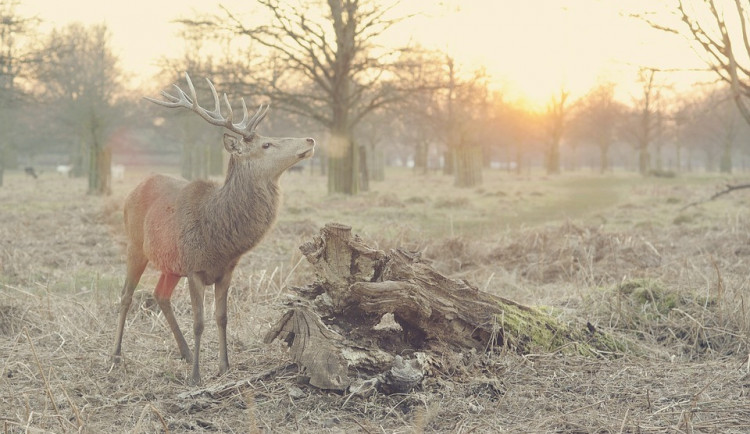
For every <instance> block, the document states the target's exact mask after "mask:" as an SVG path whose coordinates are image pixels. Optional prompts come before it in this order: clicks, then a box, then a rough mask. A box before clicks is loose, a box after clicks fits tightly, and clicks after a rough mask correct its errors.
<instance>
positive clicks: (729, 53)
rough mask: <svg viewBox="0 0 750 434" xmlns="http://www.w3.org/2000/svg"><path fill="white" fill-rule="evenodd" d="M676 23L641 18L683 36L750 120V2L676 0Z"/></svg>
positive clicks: (735, 0) (739, 0)
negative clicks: (749, 99)
mask: <svg viewBox="0 0 750 434" xmlns="http://www.w3.org/2000/svg"><path fill="white" fill-rule="evenodd" d="M676 6H677V7H676V8H675V9H676V14H677V17H678V19H679V21H680V22H679V23H675V24H672V23H664V22H657V21H654V20H652V19H649V18H647V17H646V18H644V19H645V20H646V21H647V22H648V23H649V24H650V25H651V26H652V27H654V28H657V29H660V30H664V31H667V32H671V33H676V34H679V35H682V36H685V37H686V38H687V39H688V40H690V41H691V43H692V45H693V46H694V47H695V49H696V51H697V52H698V53H699V55H701V57H702V58H703V60H704V61H705V62H706V64H707V65H708V66H709V68H710V69H711V70H712V71H714V72H715V73H716V74H717V75H718V76H719V77H720V79H721V80H722V81H724V82H726V83H727V84H728V85H729V87H730V89H731V92H732V98H733V100H734V102H735V104H736V105H737V108H738V109H739V110H740V113H742V116H743V117H744V118H745V120H746V121H747V122H748V123H750V108H748V103H747V100H748V98H750V30H749V29H748V27H750V4H748V2H747V1H744V0H699V1H687V0H676Z"/></svg>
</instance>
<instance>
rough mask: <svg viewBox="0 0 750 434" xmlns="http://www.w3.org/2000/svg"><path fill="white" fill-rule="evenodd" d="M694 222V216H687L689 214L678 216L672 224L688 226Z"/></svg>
mask: <svg viewBox="0 0 750 434" xmlns="http://www.w3.org/2000/svg"><path fill="white" fill-rule="evenodd" d="M694 221H695V216H693V215H689V214H680V215H678V216H677V217H675V218H674V220H672V224H675V225H684V224H690V223H693V222H694Z"/></svg>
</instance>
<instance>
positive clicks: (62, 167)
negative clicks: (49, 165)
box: [56, 164, 73, 176]
mask: <svg viewBox="0 0 750 434" xmlns="http://www.w3.org/2000/svg"><path fill="white" fill-rule="evenodd" d="M71 170H73V166H71V165H69V164H59V165H58V166H57V169H56V171H57V173H59V174H61V175H65V176H70V171H71Z"/></svg>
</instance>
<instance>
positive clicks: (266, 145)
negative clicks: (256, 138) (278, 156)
mask: <svg viewBox="0 0 750 434" xmlns="http://www.w3.org/2000/svg"><path fill="white" fill-rule="evenodd" d="M261 146H262V147H263V149H268V148H270V147H271V144H270V143H264V144H262V145H261Z"/></svg>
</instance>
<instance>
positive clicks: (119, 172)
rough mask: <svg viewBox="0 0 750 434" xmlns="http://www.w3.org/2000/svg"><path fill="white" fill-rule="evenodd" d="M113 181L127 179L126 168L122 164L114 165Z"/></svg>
mask: <svg viewBox="0 0 750 434" xmlns="http://www.w3.org/2000/svg"><path fill="white" fill-rule="evenodd" d="M112 179H114V180H115V181H122V180H123V179H125V166H123V165H122V164H113V165H112Z"/></svg>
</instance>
